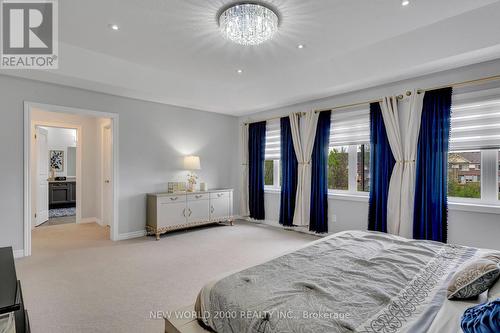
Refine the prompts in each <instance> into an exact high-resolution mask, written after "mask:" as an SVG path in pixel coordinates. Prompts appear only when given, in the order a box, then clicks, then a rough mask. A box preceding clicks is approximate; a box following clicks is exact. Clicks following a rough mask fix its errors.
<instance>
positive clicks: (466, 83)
mask: <svg viewBox="0 0 500 333" xmlns="http://www.w3.org/2000/svg"><path fill="white" fill-rule="evenodd" d="M497 80H500V75H494V76H488V77H484V78H480V79H475V80H467V81H462V82H455V83H451V84H446V85H442V86H437V87H432V88H427V89H418V90H417V93H418V94H421V93H423V92H426V91H431V90H437V89H442V88H448V87H453V88H459V87H465V86H469V85H474V84H480V83H486V82H491V81H497ZM411 94H412V92H411V91H407V92H406V93H405V95H406V96H411ZM404 97H405V96H403V95H399V96H397V98H398V99H403V98H404ZM377 102H382V99H378V100H372V101H366V102H360V103H354V104H347V105H341V106H336V107H333V108H329V109H322V110H316V111H315V112H323V111H333V110H338V109H347V108H350V107H354V106H360V105H365V104H371V103H377Z"/></svg>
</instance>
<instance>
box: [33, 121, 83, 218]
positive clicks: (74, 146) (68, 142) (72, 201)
mask: <svg viewBox="0 0 500 333" xmlns="http://www.w3.org/2000/svg"><path fill="white" fill-rule="evenodd" d="M38 123H39V122H38ZM34 125H35V136H34V145H35V147H34V153H35V158H34V159H33V170H34V171H35V182H34V186H33V187H32V188H33V191H34V192H35V193H34V196H35V198H34V199H35V200H34V206H35V207H34V208H35V216H34V220H33V224H34V227H35V228H38V227H47V226H53V225H61V224H71V223H77V220H78V221H80V219H81V205H79V204H77V188H76V186H77V183H79V182H80V181H81V179H80V177H81V163H82V161H81V156H82V155H81V154H80V151H79V150H80V149H81V147H80V145H79V144H80V141H79V140H78V136H79V132H80V131H81V126H80V125H77V126H74V127H71V128H69V127H53V126H43V125H39V124H37V121H34ZM77 169H78V171H79V172H78V174H77ZM77 215H78V218H77Z"/></svg>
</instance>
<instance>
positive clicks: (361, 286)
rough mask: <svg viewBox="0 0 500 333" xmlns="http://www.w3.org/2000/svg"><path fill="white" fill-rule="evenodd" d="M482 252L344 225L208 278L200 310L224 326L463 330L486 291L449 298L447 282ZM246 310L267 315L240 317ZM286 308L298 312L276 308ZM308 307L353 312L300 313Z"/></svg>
mask: <svg viewBox="0 0 500 333" xmlns="http://www.w3.org/2000/svg"><path fill="white" fill-rule="evenodd" d="M483 252H486V251H483V250H479V249H475V248H469V247H463V246H453V245H447V244H442V243H438V242H429V241H420V240H418V241H417V240H409V239H404V238H401V237H397V236H393V235H388V234H384V233H376V232H362V231H346V232H342V233H338V234H335V235H332V236H329V237H325V238H323V239H321V240H318V241H316V242H313V243H311V244H309V245H307V246H305V247H303V248H301V249H299V250H297V251H293V252H291V253H288V254H286V255H283V256H280V257H277V258H275V259H273V260H270V261H268V262H266V263H264V264H261V265H258V266H254V267H251V268H249V269H246V270H244V271H241V272H238V273H235V274H231V275H229V276H227V277H224V278H222V279H219V280H217V281H213V282H211V283H209V284H207V285H206V286H205V287H204V288H203V289H202V290H201V292H200V294H199V296H198V300H197V310H198V312H199V313H200V317H201V320H202V321H203V323H204V324H205V325H207V326H209V327H211V328H212V329H213V330H214V331H216V332H219V333H225V332H238V333H244V332H363V333H374V332H384V333H402V332H405V333H413V332H415V333H420V332H436V333H437V332H440V333H441V332H459V331H460V328H459V320H460V317H461V315H462V314H463V312H464V311H465V309H466V308H468V307H470V306H473V305H475V304H479V303H481V301H484V300H485V299H486V295H484V296H482V297H483V298H480V299H479V300H477V301H472V302H470V301H468V302H463V301H448V300H446V297H445V295H446V285H447V283H448V281H449V279H450V278H451V276H452V275H453V273H454V271H455V270H456V269H457V268H458V267H459V266H460V265H461V264H462V263H463V262H464V261H465V260H467V259H469V258H471V257H472V256H476V255H481V254H482V253H483ZM248 311H250V312H252V313H255V314H263V313H264V314H266V315H265V316H260V317H259V316H256V317H251V316H248V315H246V316H243V317H242V315H241V314H243V313H247V314H248ZM287 311H291V313H293V314H294V315H293V316H291V317H286V318H281V317H278V316H277V315H276V314H279V313H281V314H283V313H286V312H287ZM304 311H310V312H315V311H322V312H324V313H336V314H341V313H349V314H350V316H349V317H348V318H346V317H333V318H332V317H328V318H319V319H318V318H304V317H300V315H299V314H300V313H304ZM218 314H219V315H218ZM220 314H226V316H220ZM227 314H230V315H229V316H227ZM231 314H233V315H231Z"/></svg>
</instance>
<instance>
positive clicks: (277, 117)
mask: <svg viewBox="0 0 500 333" xmlns="http://www.w3.org/2000/svg"><path fill="white" fill-rule="evenodd" d="M292 114H298V115H299V116H303V115H305V114H306V112H294V113H292ZM288 116H289V115H288V114H286V115H283V116H276V117H271V118H266V119H261V120H253V121H245V122H244V123H243V125H250V124H255V123H260V122H261V121H269V120H276V119H281V118H283V117H288Z"/></svg>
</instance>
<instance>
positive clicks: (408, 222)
mask: <svg viewBox="0 0 500 333" xmlns="http://www.w3.org/2000/svg"><path fill="white" fill-rule="evenodd" d="M423 101H424V93H421V94H419V93H417V91H413V92H412V94H411V97H410V112H409V117H407V118H406V123H404V124H403V129H404V133H406V135H405V136H404V149H403V150H404V165H403V181H402V186H401V222H400V228H399V235H400V236H403V237H406V238H413V209H414V204H415V201H414V200H415V176H416V163H415V160H416V159H417V147H418V136H419V133H420V123H421V120H422V106H423Z"/></svg>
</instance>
